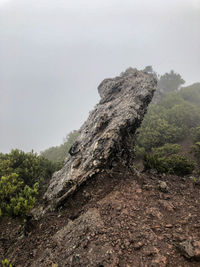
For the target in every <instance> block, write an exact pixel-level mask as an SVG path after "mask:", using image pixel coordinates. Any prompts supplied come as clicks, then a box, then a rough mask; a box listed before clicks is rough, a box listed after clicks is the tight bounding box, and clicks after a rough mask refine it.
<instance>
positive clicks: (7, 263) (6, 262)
mask: <svg viewBox="0 0 200 267" xmlns="http://www.w3.org/2000/svg"><path fill="white" fill-rule="evenodd" d="M1 264H2V266H3V267H12V264H11V263H10V261H9V260H8V259H4V260H2V261H1Z"/></svg>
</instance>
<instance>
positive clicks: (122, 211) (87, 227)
mask: <svg viewBox="0 0 200 267" xmlns="http://www.w3.org/2000/svg"><path fill="white" fill-rule="evenodd" d="M163 182H164V183H163ZM41 209H42V207H41ZM185 241H187V242H189V243H190V242H193V241H195V242H196V243H197V244H199V243H198V242H199V241H200V186H199V185H195V184H194V181H193V180H192V179H191V178H190V177H185V178H181V177H177V176H169V175H165V176H158V175H153V174H138V175H136V174H134V173H131V172H130V171H128V170H123V171H122V170H120V171H116V172H115V173H112V175H111V174H104V175H98V177H96V178H93V179H91V180H90V181H88V182H87V183H86V184H85V185H84V186H83V187H82V188H81V189H80V190H79V191H78V192H77V193H76V194H75V195H74V196H73V197H71V198H70V199H69V200H67V202H66V203H65V204H64V205H63V206H62V207H60V209H59V210H58V211H54V212H50V213H48V214H46V215H45V216H44V217H43V218H41V219H38V220H37V219H32V220H30V222H29V223H28V224H27V225H26V227H24V226H21V225H20V223H19V222H18V221H17V220H14V219H8V218H3V219H1V221H0V258H1V259H4V258H7V259H9V260H10V261H11V262H12V264H13V266H17V267H26V266H34V267H36V266H41V267H43V266H45V267H48V266H51V267H63V266H98V267H103V266H104V267H106V266H120V267H121V266H127V267H128V266H130V267H132V266H136V267H137V266H138V267H139V266H141V267H143V266H144V267H149V266H150V267H164V266H172V267H174V266H176V267H183V266H200V261H199V260H200V257H199V256H200V251H199V250H198V249H199V248H200V247H197V250H196V251H195V253H194V254H195V255H191V257H190V256H187V255H185V256H183V254H184V252H183V251H182V250H181V249H180V244H181V243H183V242H185ZM186 256H187V257H188V258H187V257H186Z"/></svg>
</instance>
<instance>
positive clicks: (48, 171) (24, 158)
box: [0, 149, 58, 217]
mask: <svg viewBox="0 0 200 267" xmlns="http://www.w3.org/2000/svg"><path fill="white" fill-rule="evenodd" d="M57 169H58V166H57V165H56V164H53V163H51V162H50V161H49V160H47V159H45V158H44V157H42V156H38V155H37V154H35V153H33V152H30V153H25V152H23V151H20V150H18V149H15V150H12V151H11V152H10V153H9V154H0V216H2V215H9V216H19V217H23V216H25V215H26V214H27V213H28V212H29V211H30V210H31V209H32V208H33V207H34V204H35V202H36V197H37V195H38V189H39V184H41V183H42V182H44V181H45V180H48V179H50V177H51V176H52V174H53V172H54V171H56V170H57Z"/></svg>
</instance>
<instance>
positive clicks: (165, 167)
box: [144, 154, 194, 176]
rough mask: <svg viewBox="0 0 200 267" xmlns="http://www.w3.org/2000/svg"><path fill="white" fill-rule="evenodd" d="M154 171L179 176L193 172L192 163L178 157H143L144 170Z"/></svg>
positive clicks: (156, 155)
mask: <svg viewBox="0 0 200 267" xmlns="http://www.w3.org/2000/svg"><path fill="white" fill-rule="evenodd" d="M151 169H154V170H156V171H157V172H158V173H169V174H175V175H179V176H184V175H187V174H191V173H192V172H193V170H194V163H193V161H191V160H189V159H187V158H186V157H184V156H180V155H171V156H170V157H160V156H159V155H158V154H153V155H150V154H146V155H145V157H144V170H145V171H147V170H151Z"/></svg>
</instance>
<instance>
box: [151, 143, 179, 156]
mask: <svg viewBox="0 0 200 267" xmlns="http://www.w3.org/2000/svg"><path fill="white" fill-rule="evenodd" d="M180 148H181V146H180V145H178V144H165V145H164V146H162V147H156V148H153V149H152V152H153V154H157V155H159V156H160V157H164V156H165V157H166V156H170V155H173V154H177V153H179V152H180Z"/></svg>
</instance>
